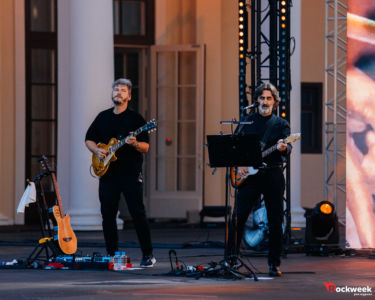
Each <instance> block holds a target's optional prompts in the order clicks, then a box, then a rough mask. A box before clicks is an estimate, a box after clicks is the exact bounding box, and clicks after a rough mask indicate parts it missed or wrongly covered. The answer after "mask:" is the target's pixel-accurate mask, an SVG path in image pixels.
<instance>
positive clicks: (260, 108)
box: [258, 106, 272, 116]
mask: <svg viewBox="0 0 375 300" xmlns="http://www.w3.org/2000/svg"><path fill="white" fill-rule="evenodd" d="M258 112H259V114H260V115H261V116H264V115H268V114H269V113H270V112H271V113H272V106H258Z"/></svg>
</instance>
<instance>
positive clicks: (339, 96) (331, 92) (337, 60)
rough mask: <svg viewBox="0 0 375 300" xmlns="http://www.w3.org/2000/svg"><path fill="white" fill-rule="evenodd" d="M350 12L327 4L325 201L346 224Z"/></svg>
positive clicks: (331, 2) (337, 3)
mask: <svg viewBox="0 0 375 300" xmlns="http://www.w3.org/2000/svg"><path fill="white" fill-rule="evenodd" d="M346 13H347V6H346V5H345V4H344V3H342V2H341V1H339V0H326V5H325V15H326V20H325V37H326V39H325V79H324V86H325V91H324V160H325V162H324V199H325V200H328V201H331V202H332V203H334V204H335V207H336V210H337V213H338V217H339V220H340V222H342V223H344V222H345V201H346V197H345V196H346V189H345V180H346V176H345V175H346V172H345V166H346V164H345V145H346V48H347V39H346Z"/></svg>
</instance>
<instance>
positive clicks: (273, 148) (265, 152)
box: [262, 144, 277, 157]
mask: <svg viewBox="0 0 375 300" xmlns="http://www.w3.org/2000/svg"><path fill="white" fill-rule="evenodd" d="M276 149H277V144H276V145H273V146H272V147H270V148H268V149H267V150H264V151H263V152H262V157H266V156H267V155H270V154H271V153H272V152H273V151H275V150H276Z"/></svg>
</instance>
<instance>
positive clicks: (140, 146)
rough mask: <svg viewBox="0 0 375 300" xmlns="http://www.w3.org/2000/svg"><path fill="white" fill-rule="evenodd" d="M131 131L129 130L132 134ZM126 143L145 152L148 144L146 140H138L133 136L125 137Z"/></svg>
mask: <svg viewBox="0 0 375 300" xmlns="http://www.w3.org/2000/svg"><path fill="white" fill-rule="evenodd" d="M132 133H133V132H130V134H132ZM126 143H127V144H128V145H130V146H133V147H134V148H135V149H136V150H137V151H139V152H147V151H148V148H149V144H148V143H146V142H138V141H137V138H136V137H135V136H129V137H128V138H127V139H126Z"/></svg>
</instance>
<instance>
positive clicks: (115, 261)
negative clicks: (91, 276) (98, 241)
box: [113, 251, 121, 271]
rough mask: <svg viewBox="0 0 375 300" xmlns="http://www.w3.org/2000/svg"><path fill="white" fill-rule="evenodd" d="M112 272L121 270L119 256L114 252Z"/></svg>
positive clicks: (118, 253)
mask: <svg viewBox="0 0 375 300" xmlns="http://www.w3.org/2000/svg"><path fill="white" fill-rule="evenodd" d="M113 270H115V271H119V270H121V254H120V252H117V251H116V252H115V256H114V257H113Z"/></svg>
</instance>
